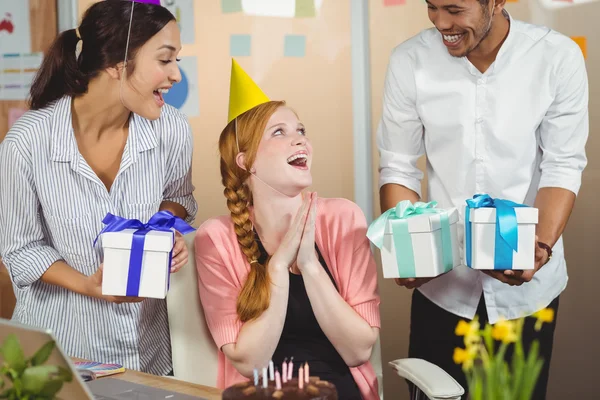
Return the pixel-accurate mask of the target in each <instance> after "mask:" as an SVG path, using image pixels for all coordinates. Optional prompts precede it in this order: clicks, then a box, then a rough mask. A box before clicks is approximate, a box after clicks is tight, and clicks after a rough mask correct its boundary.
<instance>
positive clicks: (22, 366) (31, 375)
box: [0, 334, 73, 400]
mask: <svg viewBox="0 0 600 400" xmlns="http://www.w3.org/2000/svg"><path fill="white" fill-rule="evenodd" d="M55 346H56V344H55V342H54V341H49V342H48V343H46V344H44V345H43V346H42V347H41V348H40V349H39V350H38V351H37V352H36V353H35V354H34V355H33V356H32V357H30V358H27V357H25V354H24V353H23V349H22V348H21V344H20V342H19V339H18V338H17V336H16V335H14V334H13V335H9V336H7V337H6V339H5V341H4V343H3V344H2V347H0V368H1V369H0V399H9V400H55V399H58V397H56V395H57V394H58V393H59V392H60V390H61V388H62V386H63V384H64V382H71V380H72V379H73V375H72V373H71V371H70V370H69V369H66V368H63V367H61V366H56V365H44V364H45V363H46V361H48V358H50V355H51V354H52V351H53V350H54V348H55Z"/></svg>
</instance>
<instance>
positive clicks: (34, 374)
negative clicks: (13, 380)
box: [23, 365, 59, 394]
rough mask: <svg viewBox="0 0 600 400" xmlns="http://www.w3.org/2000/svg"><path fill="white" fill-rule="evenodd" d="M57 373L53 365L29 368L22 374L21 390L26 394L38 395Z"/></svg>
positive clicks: (56, 368)
mask: <svg viewBox="0 0 600 400" xmlns="http://www.w3.org/2000/svg"><path fill="white" fill-rule="evenodd" d="M58 373H59V371H58V367H57V366H54V365H38V366H35V367H30V368H27V369H26V370H25V372H24V373H23V390H24V391H26V392H28V393H33V394H38V393H40V392H41V391H42V389H43V388H44V386H45V385H46V383H47V382H48V381H50V380H51V379H53V377H55V376H57V375H58Z"/></svg>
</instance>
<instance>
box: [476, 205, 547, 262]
mask: <svg viewBox="0 0 600 400" xmlns="http://www.w3.org/2000/svg"><path fill="white" fill-rule="evenodd" d="M466 202H467V205H466V207H465V240H464V252H465V264H466V265H467V266H468V267H470V268H473V269H481V270H507V269H513V270H527V269H533V268H534V263H535V231H536V225H537V222H538V210H537V208H534V207H529V206H527V205H525V204H519V203H515V202H513V201H510V200H504V199H495V198H492V197H490V196H489V195H487V194H477V195H475V196H473V198H472V199H468V200H467V201H466Z"/></svg>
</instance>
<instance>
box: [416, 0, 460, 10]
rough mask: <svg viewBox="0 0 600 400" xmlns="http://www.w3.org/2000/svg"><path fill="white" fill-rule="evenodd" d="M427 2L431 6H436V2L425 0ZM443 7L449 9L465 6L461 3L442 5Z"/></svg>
mask: <svg viewBox="0 0 600 400" xmlns="http://www.w3.org/2000/svg"><path fill="white" fill-rule="evenodd" d="M425 2H426V3H427V4H429V5H430V6H432V7H436V5H434V4H431V3H430V2H429V0H425ZM441 8H444V9H448V8H463V6H462V5H459V4H447V5H445V6H442V7H441Z"/></svg>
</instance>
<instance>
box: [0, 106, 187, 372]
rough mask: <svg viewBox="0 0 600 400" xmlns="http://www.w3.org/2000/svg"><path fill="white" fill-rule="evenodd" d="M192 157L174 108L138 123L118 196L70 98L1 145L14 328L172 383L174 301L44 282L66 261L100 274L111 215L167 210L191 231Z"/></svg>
mask: <svg viewBox="0 0 600 400" xmlns="http://www.w3.org/2000/svg"><path fill="white" fill-rule="evenodd" d="M192 147H193V146H192V135H191V129H190V126H189V124H188V122H187V120H186V118H185V116H184V115H183V114H181V113H180V112H179V111H178V110H176V109H174V108H172V107H170V106H168V105H165V106H164V107H163V111H162V113H161V116H160V118H159V119H158V120H156V121H150V120H147V119H144V118H142V117H140V116H138V115H133V116H132V118H131V121H130V125H129V135H128V138H127V143H126V145H125V149H124V152H123V156H122V160H121V166H120V168H119V172H118V173H117V176H116V179H115V180H114V183H113V185H112V187H111V189H110V192H109V191H107V190H106V187H105V186H104V184H103V183H102V182H101V181H100V179H99V178H98V177H97V175H96V174H95V173H94V172H93V171H92V169H91V168H90V167H89V165H88V164H87V162H86V161H85V160H84V158H83V157H82V156H81V154H80V153H79V150H78V147H77V143H76V141H75V136H74V133H73V128H72V124H71V98H70V97H64V98H62V99H60V100H57V101H55V102H54V103H52V104H51V105H49V106H48V107H46V108H45V109H42V110H36V111H29V112H27V113H26V114H25V115H24V116H23V117H21V118H20V119H19V120H18V121H17V122H16V123H15V124H14V125H13V126H12V128H11V129H10V130H9V132H8V134H7V136H6V138H5V139H4V141H3V142H2V143H0V226H1V227H2V229H0V257H1V258H2V261H3V262H4V264H5V265H6V267H7V268H8V271H9V273H10V276H11V280H12V282H13V288H14V291H15V295H16V298H17V304H16V307H15V311H14V314H13V320H15V321H18V322H21V323H24V324H29V325H34V326H38V327H43V328H47V329H51V330H52V331H53V332H54V333H55V335H56V337H57V339H58V340H59V342H60V343H61V345H62V346H63V348H65V350H66V351H67V352H68V354H69V355H71V356H74V357H80V358H85V359H89V360H94V361H101V362H107V363H119V364H122V365H124V366H125V367H126V368H130V369H136V370H140V371H144V372H148V373H153V374H157V375H161V374H167V373H169V372H170V371H171V369H172V362H171V345H170V337H169V325H168V319H167V307H166V301H165V300H156V299H146V300H144V301H143V302H141V303H135V304H114V303H110V302H107V301H105V300H101V299H96V298H91V297H87V296H82V295H79V294H77V293H74V292H71V291H68V290H66V289H63V288H61V287H58V286H53V285H49V284H46V283H44V282H42V281H41V280H40V277H41V276H42V275H43V274H44V272H45V271H46V270H47V269H48V268H49V267H50V266H51V265H52V264H53V263H54V262H56V261H58V260H64V261H65V262H66V263H67V264H69V265H70V266H71V267H73V268H74V269H76V270H78V271H79V272H81V273H83V274H85V275H91V274H93V273H94V272H95V271H96V270H97V268H98V266H99V264H100V262H101V259H102V249H101V248H100V246H96V247H95V248H94V246H93V242H94V239H95V238H96V235H97V234H98V232H99V231H100V230H101V229H102V227H103V225H102V218H103V217H104V216H105V215H106V213H108V212H110V213H112V214H115V215H120V216H122V217H125V218H136V219H139V220H141V221H146V220H148V219H149V218H150V216H152V215H153V214H154V213H155V212H157V211H158V210H159V206H160V204H161V202H163V201H165V200H167V201H173V202H176V203H179V204H181V205H182V206H183V207H185V209H186V210H187V212H188V218H187V221H188V222H192V221H193V219H194V217H195V215H196V212H197V204H196V201H195V200H194V197H193V195H192V192H193V190H194V187H193V185H192V181H191V161H192ZM98 150H99V151H102V150H101V149H98Z"/></svg>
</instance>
